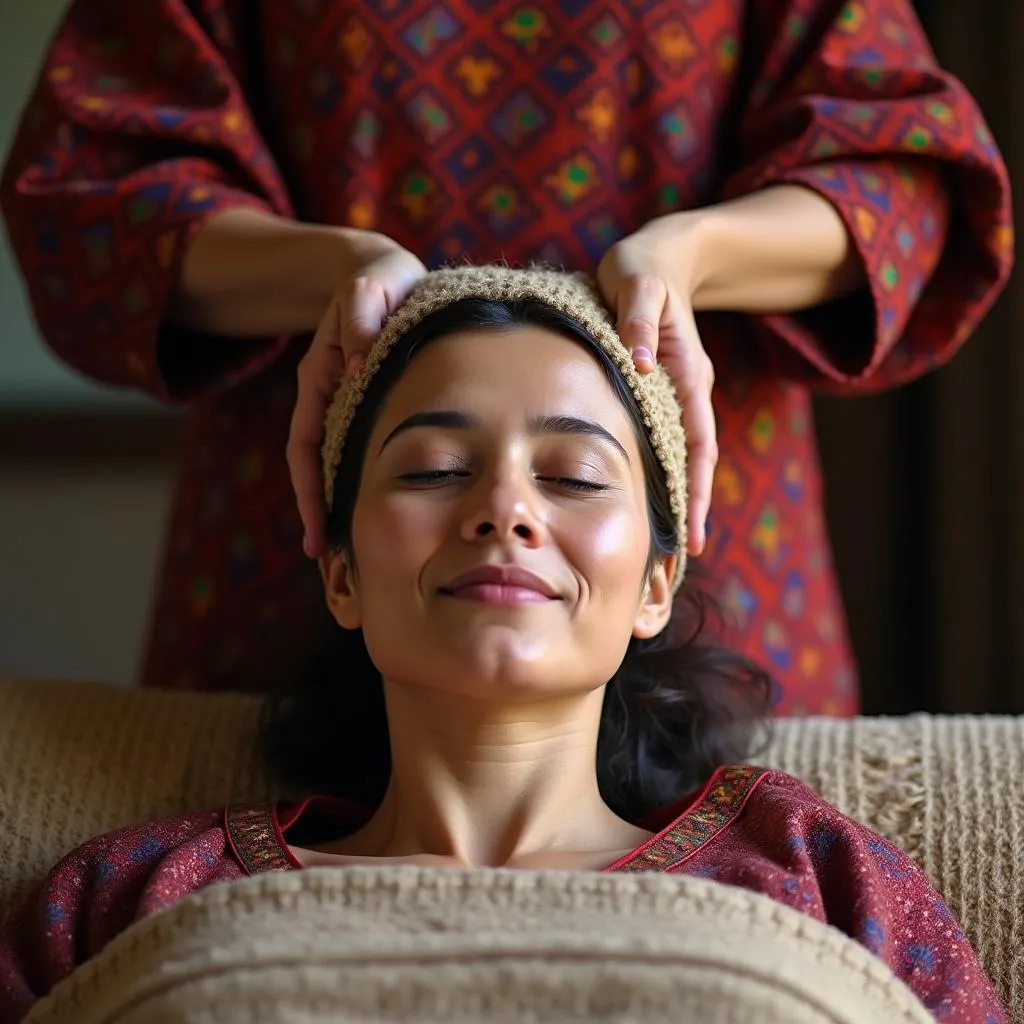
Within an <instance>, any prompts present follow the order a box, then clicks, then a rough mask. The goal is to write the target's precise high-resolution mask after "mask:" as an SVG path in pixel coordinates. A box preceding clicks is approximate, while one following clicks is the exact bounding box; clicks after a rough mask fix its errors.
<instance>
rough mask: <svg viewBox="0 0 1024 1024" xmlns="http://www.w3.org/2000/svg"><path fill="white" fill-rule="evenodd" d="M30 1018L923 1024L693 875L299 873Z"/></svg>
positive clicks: (796, 929)
mask: <svg viewBox="0 0 1024 1024" xmlns="http://www.w3.org/2000/svg"><path fill="white" fill-rule="evenodd" d="M26 1021H27V1022H28V1024H44V1022H45V1024H184V1022H186V1021H187V1022H188V1024H207V1022H208V1024H236V1022H237V1024H253V1022H259V1021H268V1022H269V1021H273V1022H275V1024H319V1022H323V1024H327V1022H337V1024H348V1022H352V1024H355V1022H358V1024H384V1022H388V1024H412V1022H416V1024H419V1022H424V1024H425V1022H428V1021H429V1022H435V1021H436V1022H441V1021H443V1022H445V1024H463V1022H465V1024H470V1022H473V1024H479V1022H481V1021H487V1022H489V1024H490V1022H493V1024H502V1022H506V1021H508V1022H512V1021H516V1022H520V1021H534V1022H548V1021H550V1022H555V1021H558V1022H571V1021H586V1022H588V1024H594V1022H600V1021H609V1022H610V1021H616V1022H632V1021H635V1022H645V1024H662V1022H664V1024H670V1022H671V1024H678V1022H680V1021H700V1022H702V1024H749V1022H751V1021H757V1022H758V1024H879V1022H880V1021H885V1022H886V1024H931V1022H932V1018H931V1016H930V1014H929V1013H928V1012H927V1011H926V1010H925V1009H924V1008H923V1006H921V1004H920V1003H919V1002H918V1001H917V1000H916V998H915V997H914V996H913V995H912V994H911V993H910V991H909V989H907V988H906V987H905V986H904V985H903V983H902V982H900V981H898V980H897V979H896V978H895V977H894V976H893V975H892V974H891V973H890V971H889V969H888V968H887V967H886V966H885V965H884V964H883V963H882V962H881V961H879V960H878V959H876V958H875V957H873V956H872V955H871V954H870V953H869V952H867V950H865V949H864V948H863V947H861V946H860V945H858V944H857V943H856V942H854V941H852V940H851V939H848V938H846V936H844V935H842V934H841V933H840V932H838V931H836V930H835V929H833V928H830V927H828V926H827V925H823V924H821V923H820V922H817V921H814V920H812V919H810V918H807V917H805V916H804V915H802V914H800V913H799V912H797V911H794V910H791V909H790V908H788V907H784V906H781V905H779V904H777V903H774V902H773V901H772V900H770V899H768V898H767V897H764V896H761V895H757V894H754V893H750V892H747V891H745V890H741V889H735V888H731V887H729V886H724V885H720V884H718V883H715V882H711V881H708V880H705V879H699V878H687V877H680V876H666V875H647V876H631V875H600V874H597V873H576V872H571V873H570V872H539V873H533V872H517V871H495V870H473V871H456V870H443V869H442V870H438V869H434V870H420V869H415V868H351V869H345V870H338V869H323V868H319V869H311V870H308V871H305V872H301V873H298V872H296V873H294V874H275V875H262V876H256V877H253V878H248V879H244V880H242V881H240V882H235V883H232V884H231V885H223V886H213V887H211V888H208V889H205V890H202V891H200V892H198V893H196V894H195V895H193V896H191V897H189V898H187V899H185V900H183V901H182V902H180V903H178V904H175V905H173V906H172V907H170V908H169V909H167V910H164V911H162V912H160V913H158V914H156V915H154V916H152V917H150V918H145V919H143V920H142V921H140V922H138V923H136V924H135V925H133V926H132V927H131V928H130V929H129V930H128V931H127V932H124V933H122V934H121V936H119V937H118V938H117V939H115V940H114V941H113V942H112V943H110V945H108V946H107V948H106V949H105V950H104V951H103V952H102V953H101V954H100V955H99V956H98V957H96V958H95V959H94V960H92V961H90V962H89V963H87V964H85V965H84V966H83V967H81V968H79V970H78V971H76V972H75V973H74V974H73V975H71V976H70V977H69V978H67V979H65V981H63V982H62V983H60V984H59V985H58V986H57V987H56V988H55V989H54V990H53V992H51V994H50V995H49V996H48V997H47V998H45V999H44V1000H42V1001H41V1002H40V1003H38V1004H37V1005H36V1007H35V1008H34V1009H33V1011H32V1012H31V1013H30V1015H29V1016H28V1017H27V1018H26Z"/></svg>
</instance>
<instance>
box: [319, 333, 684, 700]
mask: <svg viewBox="0 0 1024 1024" xmlns="http://www.w3.org/2000/svg"><path fill="white" fill-rule="evenodd" d="M352 542H353V552H354V562H355V567H354V571H353V569H352V567H351V566H350V564H349V563H350V559H349V558H348V556H346V555H344V554H338V555H335V556H332V558H331V560H330V564H329V566H328V570H327V573H326V580H327V595H328V603H329V604H330V606H331V608H332V611H333V612H334V615H335V618H336V619H337V620H338V621H339V623H340V624H341V625H342V626H345V627H346V628H356V627H361V628H362V630H363V634H364V638H365V641H366V645H367V649H368V651H369V653H370V656H371V658H372V659H373V661H374V663H375V664H376V665H377V668H378V669H379V670H380V672H381V674H382V675H383V677H384V678H385V679H386V680H387V681H388V682H390V683H392V684H397V685H402V686H419V687H434V688H439V689H443V690H445V691H448V692H450V693H459V694H463V695H466V696H477V697H480V698H484V699H489V700H509V699H512V700H517V699H538V698H542V697H545V696H551V697H554V696H559V695H567V694H569V693H571V692H580V691H584V690H588V689H590V690H592V689H594V688H595V687H597V686H600V685H603V684H604V683H606V682H607V680H608V679H609V678H610V677H611V676H612V675H613V674H614V673H615V671H616V670H617V669H618V667H619V664H620V663H621V661H622V658H623V656H624V654H625V650H626V646H627V643H628V641H629V638H630V637H631V636H633V635H636V636H641V637H647V636H653V635H655V634H656V633H658V632H659V631H660V630H661V629H662V628H663V626H664V625H665V623H666V622H667V620H668V615H669V611H670V606H671V589H670V585H669V580H670V579H671V568H672V567H671V566H670V565H664V564H658V565H656V567H655V570H654V572H653V575H651V574H649V573H648V572H647V565H648V553H649V550H650V527H649V524H648V517H647V501H646V495H645V486H644V478H643V470H642V464H641V458H640V452H639V449H638V447H637V442H636V439H635V438H634V435H633V430H632V428H631V425H630V420H629V418H628V416H627V414H626V411H625V410H624V409H623V407H622V405H621V403H620V402H619V400H618V399H617V398H616V396H615V394H614V392H613V391H612V389H611V387H610V386H609V384H608V381H607V379H606V378H605V375H604V373H603V371H602V369H601V367H600V366H599V364H598V363H597V362H596V360H595V359H594V358H593V357H592V356H591V355H590V354H589V353H588V352H587V350H586V349H585V348H584V347H583V346H581V345H579V344H578V343H576V342H573V341H571V340H569V339H566V338H563V337H560V336H559V335H556V334H553V333H550V332H548V331H545V330H541V329H537V328H526V327H524V328H518V329H515V330H513V331H506V332H502V333H499V332H495V331H475V332H465V333H459V334H457V335H455V336H452V337H448V338H440V339H437V340H435V341H433V342H431V343H430V344H429V345H426V346H425V347H424V348H423V349H422V350H420V351H419V352H418V353H417V354H416V355H415V357H414V358H413V360H412V361H411V363H410V365H409V368H408V369H407V370H406V371H405V373H404V374H403V376H402V377H401V378H400V379H399V380H398V382H397V383H396V385H395V386H394V387H393V389H392V390H391V392H390V394H389V395H388V397H387V398H386V400H385V402H384V404H383V406H382V408H381V410H380V415H379V416H378V419H377V423H376V425H375V427H374V429H373V431H372V433H371V435H370V440H369V444H368V447H367V451H366V459H365V464H364V467H363V472H362V478H361V481H360V487H359V493H358V496H357V499H356V504H355V509H354V514H353V525H352Z"/></svg>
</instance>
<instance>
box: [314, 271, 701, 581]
mask: <svg viewBox="0 0 1024 1024" xmlns="http://www.w3.org/2000/svg"><path fill="white" fill-rule="evenodd" d="M463 299H495V300H511V301H516V300H521V299H538V300H540V301H542V302H545V303H547V304H548V305H549V306H553V307H554V308H555V309H558V310H561V311H562V312H563V313H565V314H567V315H568V316H570V317H572V318H573V320H575V321H576V322H577V323H578V324H580V325H582V326H583V327H584V328H586V330H587V331H588V332H589V333H590V335H591V336H592V337H593V338H594V340H595V341H596V342H597V343H598V344H599V345H600V346H601V348H603V349H604V351H605V352H607V353H608V356H609V357H610V358H611V360H612V362H613V363H614V364H615V365H616V366H617V367H618V369H619V372H620V373H621V374H622V376H623V379H624V380H625V381H626V384H627V385H629V388H630V390H631V391H632V392H633V395H634V396H635V398H636V400H637V404H638V405H639V407H640V411H641V412H642V413H643V415H644V420H645V422H646V424H647V428H648V436H649V437H650V440H651V445H652V446H653V448H654V452H655V454H656V455H657V456H658V461H659V462H660V463H661V466H662V469H663V470H664V471H665V481H666V483H667V485H668V493H669V499H670V501H671V503H672V511H673V513H674V514H675V518H676V530H677V533H678V535H679V537H680V538H685V537H686V436H685V434H684V433H683V424H682V412H681V410H680V407H679V402H678V401H677V399H676V393H675V388H674V387H673V386H672V381H671V380H670V378H669V376H668V374H667V373H666V372H665V370H664V368H663V367H662V366H661V365H660V364H659V365H658V366H657V367H656V368H655V370H654V371H653V372H652V373H649V374H641V373H639V372H638V371H637V369H636V366H634V364H633V359H632V357H631V356H630V354H629V352H628V351H627V350H626V348H625V347H624V346H623V344H622V342H621V341H620V340H619V335H618V332H617V331H616V329H615V321H614V320H613V319H612V316H611V313H610V312H609V311H608V309H607V307H606V306H605V304H604V302H603V301H602V299H601V295H600V292H599V291H598V289H597V286H596V284H595V283H594V282H593V281H592V280H591V279H590V278H588V277H586V276H585V275H583V274H566V273H562V272H560V271H554V270H543V269H531V270H518V269H512V268H511V267H503V266H487V267H455V268H450V269H447V270H436V271H433V272H432V273H430V274H427V275H426V276H425V277H424V278H422V280H421V281H420V282H419V283H418V284H417V285H416V287H415V288H414V289H413V290H412V292H411V293H410V294H409V297H408V298H407V299H406V300H405V302H404V303H403V304H402V306H400V307H399V309H398V311H397V312H396V313H395V315H394V316H393V317H391V318H390V319H389V320H388V321H387V323H386V324H385V325H384V328H383V330H382V331H381V332H380V334H379V335H378V337H377V340H376V341H375V342H374V343H373V345H372V347H371V348H370V351H369V352H368V353H367V357H366V362H365V363H364V365H363V368H362V370H361V371H360V372H359V373H358V374H357V375H356V376H355V377H346V378H344V379H343V380H342V382H341V387H340V388H339V389H338V393H337V394H336V395H335V398H334V402H333V403H332V404H331V407H330V408H329V409H328V411H327V418H326V421H325V424H324V443H323V449H322V452H321V454H322V458H323V467H324V493H325V494H326V495H327V500H328V505H329V504H330V502H331V499H332V498H333V495H334V478H335V476H336V474H337V470H338V466H339V464H340V462H341V458H342V453H343V451H344V446H345V435H346V434H347V432H348V428H349V426H350V425H351V423H352V417H353V416H354V415H355V411H356V408H357V406H358V405H359V403H360V402H361V401H362V399H363V395H364V394H365V393H366V388H367V386H368V385H369V383H370V380H371V379H372V378H373V375H374V374H375V373H376V372H377V370H378V369H380V367H381V365H382V364H383V362H384V360H385V359H386V357H387V354H388V352H389V351H391V348H392V346H393V345H394V344H395V342H396V341H398V339H399V338H401V337H402V335H404V334H405V333H406V332H407V331H408V330H410V328H412V327H414V326H415V325H416V324H418V323H419V322H420V321H421V320H423V319H424V318H425V317H426V316H428V315H429V314H430V313H434V312H436V311H437V310H439V309H443V308H444V307H445V306H450V305H452V303H454V302H459V301H461V300H463ZM685 569H686V546H685V544H682V545H681V547H680V550H679V563H678V568H677V570H676V574H675V577H674V579H673V583H674V585H675V587H676V588H678V587H679V584H680V583H682V580H683V574H684V571H685Z"/></svg>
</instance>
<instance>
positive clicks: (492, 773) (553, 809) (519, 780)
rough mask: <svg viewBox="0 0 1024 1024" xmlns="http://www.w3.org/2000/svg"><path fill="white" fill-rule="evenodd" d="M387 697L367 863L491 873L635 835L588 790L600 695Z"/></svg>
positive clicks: (396, 692) (390, 691) (394, 690)
mask: <svg viewBox="0 0 1024 1024" xmlns="http://www.w3.org/2000/svg"><path fill="white" fill-rule="evenodd" d="M386 693H387V707H388V723H389V731H390V739H391V750H392V772H391V780H390V783H389V786H388V790H387V793H386V795H385V797H384V801H383V803H382V804H381V807H380V809H379V810H378V812H377V814H376V815H375V816H374V818H373V820H372V821H371V822H370V823H369V824H368V825H367V827H366V829H365V830H363V836H362V839H363V842H362V843H361V844H360V845H364V844H365V845H366V847H367V848H369V849H371V850H372V851H373V852H374V853H375V855H377V856H391V857H406V856H416V855H422V854H426V855H432V856H438V857H444V858H446V859H450V860H455V861H456V862H458V863H460V864H464V865H466V866H487V867H500V866H508V865H511V864H513V863H515V862H517V861H519V862H521V861H523V860H524V859H527V860H528V859H529V858H530V857H531V856H533V855H536V854H541V853H547V854H550V853H556V854H557V853H559V852H563V851H564V852H574V853H576V852H583V851H588V850H594V851H600V850H604V849H608V848H609V847H610V846H611V847H614V846H615V845H616V844H617V843H620V842H623V843H625V845H626V846H627V847H628V846H629V845H630V843H631V842H632V841H633V840H635V839H636V832H637V830H636V829H634V828H633V827H632V826H630V825H628V824H627V823H626V822H624V821H622V819H620V818H618V817H617V816H616V815H615V814H614V813H613V812H612V811H611V810H610V809H609V808H608V806H607V805H606V804H605V803H604V801H603V800H602V799H601V795H600V793H599V791H598V787H597V775H596V771H595V764H596V754H597V736H598V728H599V724H600V716H601V704H602V700H603V696H604V694H603V690H601V689H598V690H595V691H593V692H591V693H586V694H582V695H580V696H574V697H572V698H560V699H558V700H552V701H543V702H536V703H528V704H527V703H521V704H516V705H513V706H508V705H506V706H502V707H495V706H493V705H488V704H484V703H483V702H479V701H474V700H472V699H465V698H454V697H453V698H449V697H447V696H445V695H440V694H438V693H436V692H431V693H425V692H423V691H412V690H409V689H404V688H399V687H395V686H387V687H386Z"/></svg>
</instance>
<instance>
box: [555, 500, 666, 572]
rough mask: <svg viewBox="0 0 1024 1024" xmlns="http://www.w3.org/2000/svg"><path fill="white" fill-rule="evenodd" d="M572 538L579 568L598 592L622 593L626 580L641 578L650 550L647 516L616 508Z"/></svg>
mask: <svg viewBox="0 0 1024 1024" xmlns="http://www.w3.org/2000/svg"><path fill="white" fill-rule="evenodd" d="M572 536H573V538H574V541H573V544H574V548H575V550H576V554H577V560H578V562H579V563H580V564H579V567H580V569H581V571H582V572H583V573H584V575H585V576H587V577H588V578H589V580H590V583H591V586H592V587H594V588H595V589H598V588H599V589H605V588H615V589H616V590H623V586H622V584H623V581H624V580H626V579H631V578H634V577H635V578H636V580H637V581H638V582H639V581H640V580H641V579H642V577H643V573H644V569H645V568H646V565H647V553H648V550H649V548H650V531H649V528H648V525H647V518H646V515H640V514H638V513H637V511H636V510H634V509H628V508H622V509H616V510H614V511H610V512H608V513H606V514H604V515H601V516H596V517H595V518H594V520H593V521H592V522H591V523H589V524H588V525H585V526H583V525H581V527H580V529H578V530H576V531H574V532H573V535H572Z"/></svg>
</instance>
